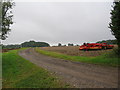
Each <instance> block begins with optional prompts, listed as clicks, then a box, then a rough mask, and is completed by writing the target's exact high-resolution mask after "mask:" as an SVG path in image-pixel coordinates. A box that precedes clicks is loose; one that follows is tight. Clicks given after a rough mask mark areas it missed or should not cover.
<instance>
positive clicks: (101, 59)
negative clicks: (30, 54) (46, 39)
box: [35, 48, 120, 67]
mask: <svg viewBox="0 0 120 90" xmlns="http://www.w3.org/2000/svg"><path fill="white" fill-rule="evenodd" d="M35 50H36V51H37V52H38V53H41V54H44V55H48V56H51V57H55V58H60V59H65V60H71V61H77V62H85V63H92V64H98V65H104V66H113V67H117V66H119V65H120V63H119V62H118V61H119V59H120V58H118V57H117V56H115V52H114V51H111V52H109V53H104V54H102V55H100V56H97V57H85V56H70V55H65V54H62V53H58V52H52V51H45V50H41V49H39V48H35ZM111 56H112V57H111Z"/></svg>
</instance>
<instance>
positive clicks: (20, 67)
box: [2, 50, 67, 88]
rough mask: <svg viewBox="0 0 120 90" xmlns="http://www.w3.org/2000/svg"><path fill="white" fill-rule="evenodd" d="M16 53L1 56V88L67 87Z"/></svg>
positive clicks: (15, 51)
mask: <svg viewBox="0 0 120 90" xmlns="http://www.w3.org/2000/svg"><path fill="white" fill-rule="evenodd" d="M18 51H19V50H12V51H9V52H6V53H3V54H2V65H3V68H2V69H3V72H2V74H3V77H2V78H3V88H62V87H64V88H65V87H67V86H66V85H64V84H63V83H61V82H60V81H59V80H58V79H57V78H55V76H53V75H51V74H50V73H49V72H47V71H46V70H44V69H42V68H40V67H38V66H36V65H35V64H33V63H31V62H30V61H28V60H25V59H24V58H22V57H20V56H19V55H18Z"/></svg>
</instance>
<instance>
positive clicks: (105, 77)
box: [19, 48, 118, 88]
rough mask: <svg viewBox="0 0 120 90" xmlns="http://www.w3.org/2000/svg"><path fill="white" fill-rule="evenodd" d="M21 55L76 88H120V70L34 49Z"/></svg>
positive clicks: (24, 51) (21, 52)
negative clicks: (65, 58)
mask: <svg viewBox="0 0 120 90" xmlns="http://www.w3.org/2000/svg"><path fill="white" fill-rule="evenodd" d="M19 55H20V56H22V57H23V58H25V59H27V60H29V61H31V62H33V63H34V64H36V65H38V66H40V67H42V68H44V69H47V70H48V71H50V72H51V73H54V74H55V75H56V76H58V77H59V78H61V80H62V81H64V82H66V83H68V84H70V85H71V86H73V87H76V88H117V87H118V68H114V67H105V66H99V65H93V64H86V63H81V62H73V61H69V60H63V59H58V58H53V57H49V56H45V55H42V54H39V53H37V52H35V50H34V49H33V48H30V49H27V50H23V51H20V52H19ZM31 73H32V72H31Z"/></svg>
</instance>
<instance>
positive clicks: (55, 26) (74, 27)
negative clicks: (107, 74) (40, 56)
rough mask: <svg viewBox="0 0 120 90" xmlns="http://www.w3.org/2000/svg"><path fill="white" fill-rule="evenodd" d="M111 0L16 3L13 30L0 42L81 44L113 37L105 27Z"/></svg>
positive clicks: (108, 18) (108, 17)
mask: <svg viewBox="0 0 120 90" xmlns="http://www.w3.org/2000/svg"><path fill="white" fill-rule="evenodd" d="M111 5H112V2H16V6H15V7H14V9H13V14H14V19H13V20H14V24H13V25H12V31H11V33H10V35H9V37H8V39H6V40H5V41H3V44H17V43H21V42H24V41H29V40H35V41H41V42H48V43H49V44H50V45H57V44H58V43H62V44H68V43H74V44H81V43H83V42H96V41H99V40H107V39H114V36H112V35H111V32H110V29H109V28H108V25H109V22H110V10H111Z"/></svg>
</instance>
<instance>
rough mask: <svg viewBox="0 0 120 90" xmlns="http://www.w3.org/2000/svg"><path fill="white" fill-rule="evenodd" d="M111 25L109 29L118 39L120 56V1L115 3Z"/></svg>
mask: <svg viewBox="0 0 120 90" xmlns="http://www.w3.org/2000/svg"><path fill="white" fill-rule="evenodd" d="M110 14H111V23H110V24H109V28H110V29H111V32H112V34H113V35H114V36H115V38H116V39H117V44H118V53H119V54H120V1H118V2H114V5H113V10H111V13H110Z"/></svg>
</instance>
